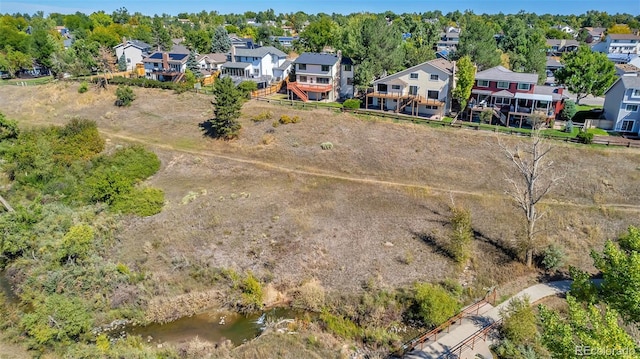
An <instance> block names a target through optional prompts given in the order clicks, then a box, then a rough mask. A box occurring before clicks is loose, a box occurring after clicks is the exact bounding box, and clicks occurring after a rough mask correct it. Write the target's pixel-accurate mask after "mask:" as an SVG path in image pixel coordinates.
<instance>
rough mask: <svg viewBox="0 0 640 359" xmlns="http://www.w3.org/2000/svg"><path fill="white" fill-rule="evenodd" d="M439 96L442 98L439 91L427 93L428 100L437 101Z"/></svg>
mask: <svg viewBox="0 0 640 359" xmlns="http://www.w3.org/2000/svg"><path fill="white" fill-rule="evenodd" d="M438 96H440V93H439V92H438V91H431V90H429V91H427V98H431V99H434V100H437V99H438Z"/></svg>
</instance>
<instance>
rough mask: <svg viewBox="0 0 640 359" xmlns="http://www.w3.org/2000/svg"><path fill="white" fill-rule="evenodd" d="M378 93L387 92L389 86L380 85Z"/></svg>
mask: <svg viewBox="0 0 640 359" xmlns="http://www.w3.org/2000/svg"><path fill="white" fill-rule="evenodd" d="M378 92H387V84H378Z"/></svg>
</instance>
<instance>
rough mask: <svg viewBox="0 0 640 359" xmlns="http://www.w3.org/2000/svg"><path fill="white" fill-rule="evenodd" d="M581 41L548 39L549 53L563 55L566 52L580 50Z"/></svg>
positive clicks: (550, 54) (549, 54)
mask: <svg viewBox="0 0 640 359" xmlns="http://www.w3.org/2000/svg"><path fill="white" fill-rule="evenodd" d="M579 46H580V43H579V42H578V41H577V40H573V39H572V40H566V39H547V55H548V56H561V55H562V54H564V53H565V52H572V51H576V50H578V47H579Z"/></svg>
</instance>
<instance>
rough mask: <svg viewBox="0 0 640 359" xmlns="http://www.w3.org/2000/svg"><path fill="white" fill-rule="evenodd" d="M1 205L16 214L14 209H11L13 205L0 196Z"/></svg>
mask: <svg viewBox="0 0 640 359" xmlns="http://www.w3.org/2000/svg"><path fill="white" fill-rule="evenodd" d="M0 203H2V205H3V206H4V208H6V209H7V211H9V212H14V210H13V207H11V205H10V204H9V202H7V200H6V199H4V197H2V196H0Z"/></svg>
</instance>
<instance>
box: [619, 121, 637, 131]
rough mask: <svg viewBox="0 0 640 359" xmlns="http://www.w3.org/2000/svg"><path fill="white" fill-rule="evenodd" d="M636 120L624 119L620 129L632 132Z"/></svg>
mask: <svg viewBox="0 0 640 359" xmlns="http://www.w3.org/2000/svg"><path fill="white" fill-rule="evenodd" d="M634 124H635V121H633V120H624V121H622V128H621V129H620V130H621V131H623V132H631V131H633V125H634Z"/></svg>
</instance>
